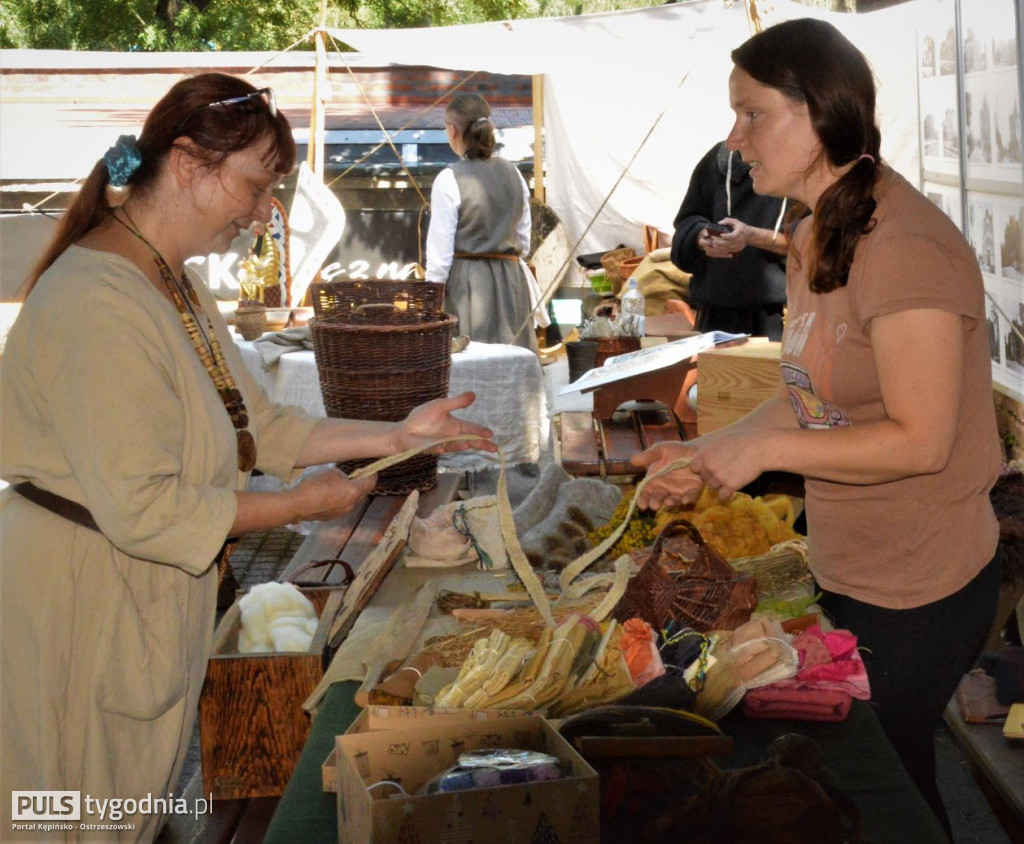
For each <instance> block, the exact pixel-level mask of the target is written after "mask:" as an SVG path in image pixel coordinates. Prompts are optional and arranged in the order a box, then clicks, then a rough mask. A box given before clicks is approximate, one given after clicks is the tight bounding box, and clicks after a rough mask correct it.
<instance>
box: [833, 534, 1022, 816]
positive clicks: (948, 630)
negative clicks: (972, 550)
mask: <svg viewBox="0 0 1024 844" xmlns="http://www.w3.org/2000/svg"><path fill="white" fill-rule="evenodd" d="M1001 579H1002V575H1001V567H1000V563H999V552H998V550H997V552H996V555H995V557H993V558H992V561H991V562H989V563H988V565H986V566H985V568H983V569H982V570H981V571H980V572H978V574H977V575H976V576H975V578H974V579H973V580H972V581H971V582H970V583H968V584H967V585H966V586H964V587H963V589H961V590H960V591H959V592H955V593H954V594H952V595H950V596H948V597H946V598H943V599H942V600H940V601H935V602H934V603H931V604H925V605H924V606H921V607H914V608H913V609H909V610H890V609H885V608H883V607H878V606H875V605H873V604H865V603H863V602H862V601H855V600H854V599H853V598H849V597H847V596H846V595H840V594H837V593H835V592H828V591H824V590H823V591H822V598H821V601H820V604H821V608H822V610H824V611H825V613H826V615H828V616H829V618H831V619H832V621H833V623H834V624H835V626H836V627H837V628H840V629H844V630H849V631H850V632H852V633H853V634H854V635H855V636H856V637H857V646H858V647H859V648H860V649H861V655H862V656H863V657H864V664H865V666H866V667H867V671H868V680H869V682H870V684H871V702H872V704H873V705H874V707H875V712H876V714H877V715H878V720H879V721H880V722H881V725H882V729H883V730H885V733H886V735H887V736H888V737H889V741H890V742H891V743H892V745H893V747H895V748H896V752H897V753H898V754H899V757H900V759H901V760H902V762H903V767H905V768H906V769H907V773H908V774H909V775H910V778H911V779H912V780H913V781H914V784H915V785H916V786H917V788H918V790H919V791H920V792H921V794H922V796H923V797H924V799H925V800H926V801H927V802H928V804H929V805H930V806H931V807H932V810H933V811H934V812H935V814H936V816H937V817H938V818H939V820H940V821H941V822H942V824H943V826H945V827H946V829H947V830H948V829H949V819H948V817H947V815H946V810H945V807H944V806H943V804H942V798H941V797H940V796H939V789H938V785H937V784H936V782H935V742H934V739H935V730H936V728H937V727H938V726H939V724H940V723H941V721H942V713H943V711H944V710H945V708H946V704H948V703H949V699H950V698H951V697H952V696H953V693H954V692H955V691H956V687H957V684H958V683H959V682H960V678H961V677H962V676H963V674H964V673H966V672H967V671H968V670H969V669H970V667H971V664H972V663H973V662H974V660H975V658H976V657H977V655H978V650H979V649H980V648H981V646H982V644H983V642H984V640H985V635H986V634H987V633H988V630H989V627H990V626H991V624H992V620H993V618H994V617H995V611H996V603H997V601H998V596H999V584H1000V581H1001Z"/></svg>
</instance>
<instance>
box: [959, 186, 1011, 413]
mask: <svg viewBox="0 0 1024 844" xmlns="http://www.w3.org/2000/svg"><path fill="white" fill-rule="evenodd" d="M967 216H968V226H967V236H968V239H969V240H970V243H971V246H972V247H973V248H974V253H975V255H977V256H978V264H979V266H980V267H981V272H982V276H983V278H984V280H985V292H986V294H987V295H986V300H985V321H986V323H987V328H988V337H989V355H990V356H991V358H992V379H993V380H994V381H995V382H996V384H998V385H999V386H1000V387H1002V388H1003V389H1004V391H1005V392H1008V393H1010V394H1011V395H1013V396H1014V397H1015V398H1017V399H1018V400H1021V401H1024V339H1022V337H1021V335H1024V197H1021V196H1012V195H1007V194H1001V193H1000V194H984V193H978V192H975V191H969V192H968V194H967ZM1014 329H1016V330H1014Z"/></svg>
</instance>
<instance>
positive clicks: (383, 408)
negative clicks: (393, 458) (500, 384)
mask: <svg viewBox="0 0 1024 844" xmlns="http://www.w3.org/2000/svg"><path fill="white" fill-rule="evenodd" d="M419 284H421V285H423V284H424V283H423V282H419ZM425 286H429V287H432V286H433V285H425ZM316 301H317V299H316V298H315V297H314V302H316ZM322 304H323V302H322V301H321V305H322ZM316 307H317V305H315V304H314V308H316ZM455 322H456V318H455V317H453V316H450V315H449V314H445V313H442V312H440V311H436V310H429V311H428V310H424V309H412V310H398V309H396V308H395V307H394V306H393V305H391V304H385V303H378V304H376V305H373V304H370V305H367V304H366V303H364V304H363V305H361V306H357V307H353V308H352V309H350V311H349V312H346V313H334V314H333V315H330V316H318V317H315V318H314V319H312V320H310V323H309V326H310V334H311V335H312V340H313V353H314V355H315V357H316V364H317V370H318V372H319V376H320V392H321V394H322V395H323V400H324V408H325V409H326V411H327V415H328V416H331V417H337V418H345V419H376V420H382V421H388V422H399V421H401V420H402V419H404V418H405V417H406V416H408V414H409V412H410V411H411V410H412V409H413V408H415V407H416V406H417V405H420V404H422V403H423V402H425V401H430V400H431V399H436V398H443V397H444V396H446V395H448V381H449V376H450V374H451V344H452V334H453V332H454V328H455ZM371 462H372V460H354V461H348V462H345V463H342V464H339V466H340V468H341V469H342V470H343V471H345V472H352V471H354V470H355V469H357V468H360V467H361V466H365V465H368V464H369V463H371ZM436 483H437V456H436V455H429V454H423V455H420V456H418V457H414V458H412V459H411V460H407V461H405V462H404V463H400V464H398V465H397V466H393V467H391V468H390V469H385V470H384V471H383V472H381V473H380V474H379V475H378V476H377V486H376V487H375V489H374V492H375V493H377V494H381V495H404V494H406V493H409V492H412V491H413V490H427V489H431V488H432V487H433V486H434V485H435V484H436Z"/></svg>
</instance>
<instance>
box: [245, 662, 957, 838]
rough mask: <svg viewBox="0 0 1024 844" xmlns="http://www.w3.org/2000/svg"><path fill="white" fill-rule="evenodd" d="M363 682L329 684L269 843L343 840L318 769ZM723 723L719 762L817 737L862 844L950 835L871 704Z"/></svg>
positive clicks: (751, 757)
mask: <svg viewBox="0 0 1024 844" xmlns="http://www.w3.org/2000/svg"><path fill="white" fill-rule="evenodd" d="M359 685H360V684H359V683H358V682H355V681H346V682H342V683H335V684H334V685H332V686H331V687H330V688H329V689H328V691H327V694H326V696H325V697H324V700H323V702H322V705H321V707H320V712H319V714H318V715H317V717H316V718H315V719H314V721H313V727H312V729H311V730H310V734H309V738H308V739H307V740H306V746H305V748H304V749H303V751H302V756H301V757H300V758H299V762H298V765H296V767H295V772H294V773H293V774H292V778H291V781H290V782H289V783H288V788H287V789H286V790H285V793H284V795H283V796H282V797H281V802H280V803H279V804H278V806H277V811H276V813H275V814H274V817H273V819H272V820H271V822H270V827H269V828H268V830H267V835H266V837H265V838H264V844H294V842H296V841H302V842H304V844H305V843H306V842H308V844H321V842H323V844H334V842H336V841H337V840H338V815H337V796H336V795H335V794H333V793H328V792H324V791H323V780H322V774H321V771H320V767H321V765H323V763H324V760H325V759H326V758H327V756H328V755H329V754H330V752H331V750H332V749H333V748H334V738H335V736H339V735H341V734H343V733H344V732H345V730H347V729H348V727H349V725H350V724H351V723H352V722H353V721H354V720H355V719H356V716H358V715H359V712H360V711H361V710H360V708H359V707H358V706H356V705H355V702H354V697H355V693H356V690H357V689H358V688H359ZM719 726H720V727H721V728H722V732H723V733H725V734H726V735H728V736H732V738H733V739H734V741H735V744H736V749H735V750H734V752H733V754H732V755H731V756H718V757H715V759H714V761H715V763H716V764H718V765H719V766H720V767H722V768H741V767H746V766H748V765H755V764H758V763H759V762H760V761H761V760H762V759H763V758H764V756H765V755H766V752H767V749H768V745H769V744H771V742H772V741H773V740H774V739H775V738H777V737H778V736H781V735H785V734H786V733H799V734H801V735H805V736H807V737H809V738H812V739H814V740H815V741H817V742H818V743H819V744H820V745H821V747H822V749H823V750H824V752H825V757H826V768H827V770H828V772H829V773H830V774H831V776H832V781H833V782H834V783H835V785H836V786H837V787H838V788H840V789H841V790H842V791H843V792H845V793H846V795H847V796H848V797H850V798H851V799H852V800H853V801H854V803H856V804H857V806H858V808H859V809H860V810H861V814H862V816H863V823H864V827H863V831H862V834H861V839H860V840H861V844H935V842H942V841H945V840H946V838H945V832H944V831H943V829H942V827H941V826H940V825H939V822H938V820H937V819H936V818H935V816H934V815H933V814H932V811H931V809H930V808H929V807H928V804H927V803H925V802H924V798H923V797H921V795H920V794H919V793H918V791H917V789H916V788H914V785H913V783H912V782H911V781H910V778H909V777H908V776H907V774H906V772H905V771H904V770H903V766H902V765H901V764H900V760H899V757H898V756H897V755H896V751H895V750H893V748H892V745H891V744H889V740H888V739H887V738H886V737H885V733H883V732H882V728H881V726H880V725H879V723H878V719H877V718H876V717H875V714H874V712H873V711H872V710H871V704H870V703H868V702H866V701H860V700H855V701H853V706H852V707H851V709H850V714H849V716H848V717H847V718H846V720H845V721H840V722H835V723H833V722H820V721H788V720H777V721H776V720H768V719H765V720H755V719H752V718H747V717H746V716H744V715H743V714H742V713H740V712H738V711H734V712H732V713H731V714H730V715H729V716H727V717H726V718H724V719H723V720H722V721H721V722H720V724H719ZM631 840H632V839H631Z"/></svg>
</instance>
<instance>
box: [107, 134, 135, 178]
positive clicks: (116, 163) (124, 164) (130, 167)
mask: <svg viewBox="0 0 1024 844" xmlns="http://www.w3.org/2000/svg"><path fill="white" fill-rule="evenodd" d="M103 163H104V164H106V165H107V175H108V176H109V182H110V184H111V186H112V187H115V188H123V187H124V186H125V185H127V184H128V182H129V180H130V179H131V177H132V175H133V174H134V173H135V171H136V170H138V169H139V165H141V164H142V153H140V152H139V147H138V144H137V143H136V142H135V136H134V135H121V137H119V138H118V139H117V143H116V144H114V145H113V146H112V147H111V148H110V149H108V150H107V151H106V153H105V154H104V156H103Z"/></svg>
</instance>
